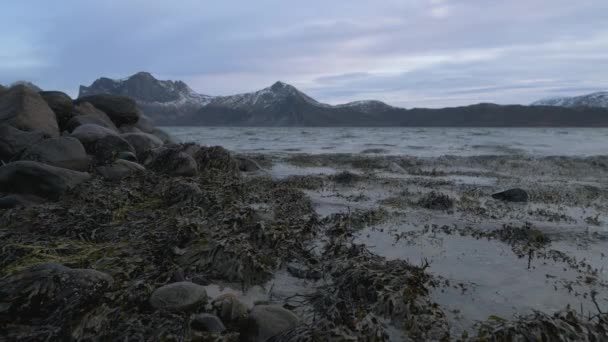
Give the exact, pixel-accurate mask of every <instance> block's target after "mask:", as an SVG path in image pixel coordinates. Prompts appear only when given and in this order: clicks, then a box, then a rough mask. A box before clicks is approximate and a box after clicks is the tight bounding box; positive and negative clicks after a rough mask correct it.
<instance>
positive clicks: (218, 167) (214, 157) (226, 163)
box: [194, 146, 239, 174]
mask: <svg viewBox="0 0 608 342" xmlns="http://www.w3.org/2000/svg"><path fill="white" fill-rule="evenodd" d="M194 159H195V160H196V163H197V164H198V169H199V170H200V171H201V172H203V171H205V172H207V171H221V172H224V173H226V174H238V172H239V163H238V162H237V161H236V160H235V159H234V158H232V156H231V155H230V152H228V150H226V149H225V148H223V147H221V146H212V147H201V148H200V149H199V150H198V151H197V152H196V153H195V155H194Z"/></svg>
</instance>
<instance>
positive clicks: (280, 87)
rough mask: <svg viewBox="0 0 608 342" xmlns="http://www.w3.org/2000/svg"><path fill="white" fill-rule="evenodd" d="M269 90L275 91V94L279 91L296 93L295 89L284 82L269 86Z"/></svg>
mask: <svg viewBox="0 0 608 342" xmlns="http://www.w3.org/2000/svg"><path fill="white" fill-rule="evenodd" d="M270 90H272V91H275V92H280V91H286V90H287V91H294V90H295V91H297V89H296V87H294V86H292V85H290V84H287V83H285V82H282V81H276V82H275V83H274V84H273V85H272V86H270Z"/></svg>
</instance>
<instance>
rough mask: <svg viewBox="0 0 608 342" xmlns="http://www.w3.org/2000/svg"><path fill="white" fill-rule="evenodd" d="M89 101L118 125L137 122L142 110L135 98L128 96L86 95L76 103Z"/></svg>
mask: <svg viewBox="0 0 608 342" xmlns="http://www.w3.org/2000/svg"><path fill="white" fill-rule="evenodd" d="M83 102H89V103H90V104H92V105H93V106H95V107H96V108H98V109H100V110H102V111H103V112H104V113H106V114H107V115H108V117H110V119H111V120H112V122H114V124H115V125H116V126H118V127H120V126H122V125H132V124H135V123H136V122H137V121H138V120H139V117H140V116H141V112H140V110H139V109H138V108H137V104H136V103H135V101H134V100H133V99H131V98H130V97H126V96H119V95H109V94H98V95H91V96H85V97H82V98H80V99H78V100H77V101H76V104H81V103H83Z"/></svg>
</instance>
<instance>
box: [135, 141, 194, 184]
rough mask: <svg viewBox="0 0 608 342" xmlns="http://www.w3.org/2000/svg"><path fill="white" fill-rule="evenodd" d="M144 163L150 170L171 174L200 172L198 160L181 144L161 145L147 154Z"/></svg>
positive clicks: (186, 175)
mask: <svg viewBox="0 0 608 342" xmlns="http://www.w3.org/2000/svg"><path fill="white" fill-rule="evenodd" d="M144 164H145V165H146V167H147V168H149V169H150V170H154V171H156V172H158V173H163V174H166V175H170V176H183V177H192V176H196V174H197V173H198V166H197V164H196V161H195V160H194V158H192V156H190V155H189V154H187V153H185V152H182V151H181V150H180V146H179V145H175V146H172V147H165V146H163V147H160V148H157V149H155V150H152V151H151V152H150V153H148V154H147V158H146V159H145V162H144Z"/></svg>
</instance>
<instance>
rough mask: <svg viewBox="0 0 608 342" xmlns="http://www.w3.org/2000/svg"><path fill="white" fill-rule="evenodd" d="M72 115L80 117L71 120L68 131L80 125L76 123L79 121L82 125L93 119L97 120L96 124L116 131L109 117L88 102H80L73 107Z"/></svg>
mask: <svg viewBox="0 0 608 342" xmlns="http://www.w3.org/2000/svg"><path fill="white" fill-rule="evenodd" d="M74 117H75V118H80V120H79V121H74V122H72V123H71V125H70V124H68V127H67V128H68V130H69V131H70V132H71V131H73V130H74V129H75V128H76V127H78V126H80V125H76V124H77V123H79V122H82V125H85V124H87V123H92V122H93V121H95V122H97V124H98V125H100V126H103V127H105V128H109V129H111V130H113V131H114V132H118V128H117V127H116V125H115V124H114V122H112V120H111V119H110V117H109V116H108V115H107V114H106V113H104V112H103V111H101V110H99V109H97V108H95V106H93V105H92V104H90V103H88V102H82V103H80V104H79V105H77V106H75V107H74ZM87 121H88V122H87ZM101 122H103V124H101Z"/></svg>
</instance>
